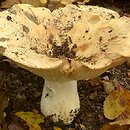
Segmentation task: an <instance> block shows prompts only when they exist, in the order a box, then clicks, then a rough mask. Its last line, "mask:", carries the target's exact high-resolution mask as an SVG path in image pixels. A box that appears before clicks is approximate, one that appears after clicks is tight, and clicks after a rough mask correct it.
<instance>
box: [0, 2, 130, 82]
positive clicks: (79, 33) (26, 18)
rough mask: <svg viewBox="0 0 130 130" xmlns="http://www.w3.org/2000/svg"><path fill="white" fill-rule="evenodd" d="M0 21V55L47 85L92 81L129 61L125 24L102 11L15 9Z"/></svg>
mask: <svg viewBox="0 0 130 130" xmlns="http://www.w3.org/2000/svg"><path fill="white" fill-rule="evenodd" d="M0 21H2V22H0V50H1V51H0V52H1V54H2V55H4V56H6V57H8V58H9V59H11V60H13V61H15V62H16V63H17V64H18V65H19V66H21V67H22V68H25V69H27V70H29V71H31V72H33V73H35V74H37V75H39V76H42V77H44V78H45V79H48V80H62V79H72V80H80V79H89V78H94V77H96V76H98V75H100V74H102V73H103V72H105V71H106V70H107V69H109V68H111V67H114V66H116V65H118V64H121V63H122V62H124V61H125V60H127V59H128V57H130V30H129V28H130V18H127V17H125V16H124V17H120V16H119V14H118V13H117V12H114V11H112V10H109V9H105V8H102V7H98V6H75V5H67V6H66V7H64V8H59V9H57V10H54V11H53V12H50V11H49V10H48V9H46V8H44V7H39V8H34V7H32V6H30V5H24V4H23V5H21V4H19V5H14V6H13V7H12V8H10V9H8V10H6V11H3V12H0Z"/></svg>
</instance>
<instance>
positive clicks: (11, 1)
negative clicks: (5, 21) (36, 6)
mask: <svg viewBox="0 0 130 130" xmlns="http://www.w3.org/2000/svg"><path fill="white" fill-rule="evenodd" d="M18 3H21V1H20V0H5V1H4V2H2V3H1V6H0V8H4V9H7V8H10V7H11V6H13V5H14V4H18Z"/></svg>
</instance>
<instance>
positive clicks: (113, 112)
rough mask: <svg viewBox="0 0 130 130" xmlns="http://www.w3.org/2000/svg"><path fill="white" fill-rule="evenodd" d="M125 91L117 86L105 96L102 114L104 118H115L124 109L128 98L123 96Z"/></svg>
mask: <svg viewBox="0 0 130 130" xmlns="http://www.w3.org/2000/svg"><path fill="white" fill-rule="evenodd" d="M126 93H127V91H126V90H124V89H123V88H122V87H118V88H117V89H116V90H114V91H112V92H111V93H110V94H109V95H108V96H107V97H106V99H105V102H104V115H105V117H106V118H108V119H110V120H113V119H116V118H117V117H119V116H120V115H121V114H122V113H123V112H124V111H125V109H126V106H127V99H128V98H127V97H126V96H125V94H126ZM129 97H130V96H129Z"/></svg>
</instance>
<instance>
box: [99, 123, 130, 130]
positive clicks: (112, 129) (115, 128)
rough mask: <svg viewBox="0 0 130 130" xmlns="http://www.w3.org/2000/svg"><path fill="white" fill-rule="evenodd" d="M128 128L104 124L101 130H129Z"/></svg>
mask: <svg viewBox="0 0 130 130" xmlns="http://www.w3.org/2000/svg"><path fill="white" fill-rule="evenodd" d="M129 128H130V126H128V125H127V126H126V125H125V126H120V125H109V124H105V125H104V126H103V127H102V128H101V130H129Z"/></svg>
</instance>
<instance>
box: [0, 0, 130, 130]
mask: <svg viewBox="0 0 130 130" xmlns="http://www.w3.org/2000/svg"><path fill="white" fill-rule="evenodd" d="M89 4H93V5H97V4H98V5H100V6H104V7H110V8H113V9H115V10H116V9H119V12H120V13H121V14H122V15H128V16H129V12H130V8H129V7H130V2H128V1H127V0H115V1H114V0H106V1H105V2H104V1H103V0H97V1H96V2H95V1H94V0H91V2H90V3H89ZM11 65H12V64H10V63H9V62H7V61H3V57H2V58H1V60H0V88H2V89H3V91H4V92H5V93H6V95H7V96H8V97H9V105H8V107H7V108H6V110H5V111H6V113H7V116H6V121H7V124H10V123H11V122H15V123H16V124H19V125H20V126H22V127H23V128H24V130H27V129H28V127H27V126H26V125H25V122H21V121H20V120H19V119H18V118H17V117H16V116H15V115H14V113H15V112H17V111H38V112H39V113H40V109H39V108H40V98H41V94H42V89H43V87H44V80H43V79H42V78H41V77H39V76H37V75H34V74H32V73H30V72H28V71H26V70H24V69H21V68H15V67H14V66H11ZM129 71H130V69H129V68H128V67H127V66H126V64H123V65H121V66H118V67H116V68H113V69H112V70H109V71H107V72H105V73H104V74H103V75H101V76H100V77H98V78H96V79H92V80H89V81H78V91H79V96H80V101H81V110H80V113H79V114H78V116H77V117H76V119H75V120H74V121H73V122H72V124H71V125H68V126H65V125H63V124H62V123H60V122H59V123H56V124H54V123H53V122H52V121H51V120H50V119H49V118H46V119H45V122H44V123H43V124H41V127H42V129H43V130H53V129H54V126H59V127H60V128H62V129H63V130H100V128H101V127H102V125H104V124H105V123H107V122H109V121H108V120H107V119H106V118H105V117H104V115H103V102H104V100H105V97H106V96H107V94H106V93H105V91H104V88H103V83H102V80H103V79H104V77H106V76H107V78H108V79H109V81H115V80H116V82H118V83H119V84H121V85H122V86H124V87H126V88H128V89H130V88H129V86H130V80H129V79H128V75H127V73H128V72H129Z"/></svg>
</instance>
